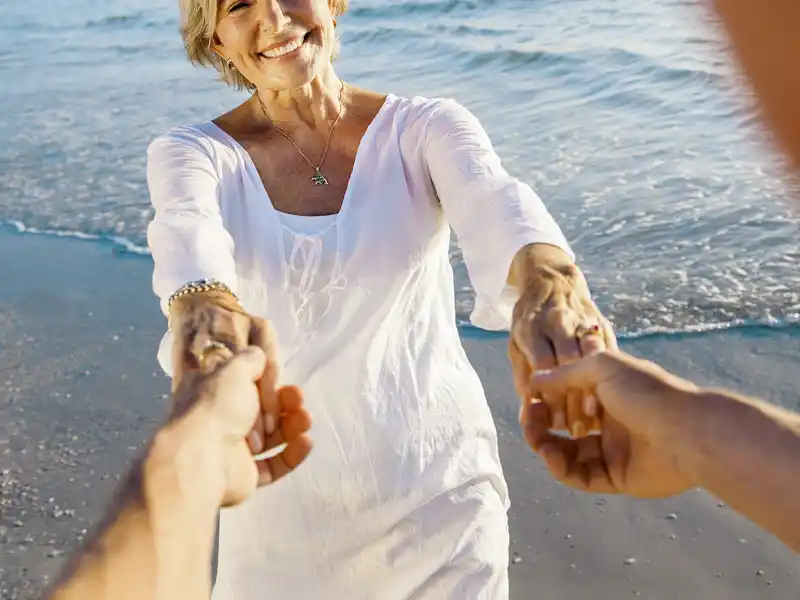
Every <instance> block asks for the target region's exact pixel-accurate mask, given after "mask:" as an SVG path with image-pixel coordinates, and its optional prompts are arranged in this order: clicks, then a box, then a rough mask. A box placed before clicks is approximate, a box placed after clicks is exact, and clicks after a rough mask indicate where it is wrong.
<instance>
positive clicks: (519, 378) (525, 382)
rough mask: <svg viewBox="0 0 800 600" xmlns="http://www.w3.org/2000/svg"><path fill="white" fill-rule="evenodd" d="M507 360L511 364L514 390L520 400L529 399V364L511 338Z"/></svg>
mask: <svg viewBox="0 0 800 600" xmlns="http://www.w3.org/2000/svg"><path fill="white" fill-rule="evenodd" d="M508 360H509V362H510V363H511V374H512V375H513V377H514V390H515V391H516V392H517V396H518V397H519V398H520V400H523V401H524V400H527V399H528V398H530V384H531V375H532V374H533V372H532V371H531V364H530V362H529V361H528V359H527V358H526V357H525V355H524V354H523V353H522V350H520V347H519V345H518V344H517V342H516V340H515V339H514V337H513V336H511V337H509V340H508Z"/></svg>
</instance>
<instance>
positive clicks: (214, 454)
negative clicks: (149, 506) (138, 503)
mask: <svg viewBox="0 0 800 600" xmlns="http://www.w3.org/2000/svg"><path fill="white" fill-rule="evenodd" d="M215 439H216V435H215V429H214V427H213V422H212V420H211V418H210V416H208V414H207V409H206V408H205V407H204V406H202V405H196V406H194V407H192V409H191V410H189V411H188V412H186V413H185V414H183V415H182V416H180V417H179V418H176V419H174V420H173V421H171V422H170V423H168V424H167V425H165V426H164V427H163V428H162V429H161V430H159V431H158V432H157V433H156V435H155V436H154V438H153V441H152V443H151V444H150V447H149V450H148V453H147V457H146V458H145V461H144V467H143V469H144V492H145V497H146V498H148V499H150V498H152V497H153V496H158V497H159V498H160V499H162V500H168V501H175V502H177V503H180V504H181V505H183V506H185V507H186V508H187V510H196V511H198V512H205V511H207V510H208V509H209V508H211V509H213V510H216V509H218V508H219V506H220V504H221V503H222V498H223V494H224V486H225V483H224V475H223V472H222V465H218V464H217V463H218V461H219V456H220V452H219V451H217V449H216V446H215V444H214V440H215Z"/></svg>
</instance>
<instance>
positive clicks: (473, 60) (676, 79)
mask: <svg viewBox="0 0 800 600" xmlns="http://www.w3.org/2000/svg"><path fill="white" fill-rule="evenodd" d="M451 47H452V44H451ZM452 50H453V52H455V53H457V55H458V56H459V57H460V58H461V59H462V60H463V61H464V66H465V68H466V69H474V68H481V67H485V66H488V65H493V66H500V67H505V68H507V69H509V70H514V69H517V68H524V67H529V66H531V65H539V66H542V67H549V68H552V69H553V70H554V74H564V75H567V74H569V75H571V76H576V77H578V76H580V75H581V73H580V72H579V71H578V69H583V70H585V75H586V78H587V79H586V80H587V81H598V79H600V78H598V77H597V73H598V72H600V71H612V72H616V70H617V69H619V68H623V69H626V70H629V71H630V73H628V74H626V75H624V76H615V77H614V78H610V79H602V80H601V81H602V83H603V84H605V85H613V84H614V82H615V81H618V80H621V79H624V80H625V81H627V82H630V81H631V80H632V78H635V79H636V80H638V81H640V82H641V83H642V84H643V85H652V84H672V85H676V86H683V85H686V84H692V85H697V86H700V87H702V88H705V87H706V86H716V85H718V84H721V83H723V82H728V78H727V76H726V75H725V74H723V73H720V72H716V71H710V70H707V69H704V68H702V67H701V66H692V67H690V66H676V65H671V64H669V63H668V62H666V61H664V60H659V59H657V58H654V57H652V56H648V55H646V54H639V53H636V52H631V51H629V50H626V49H623V48H615V47H610V48H576V49H569V50H558V49H554V48H548V47H546V46H543V47H540V48H530V49H525V48H495V49H492V50H487V51H479V50H476V49H475V48H474V47H464V48H456V47H453V48H452ZM561 67H563V69H561Z"/></svg>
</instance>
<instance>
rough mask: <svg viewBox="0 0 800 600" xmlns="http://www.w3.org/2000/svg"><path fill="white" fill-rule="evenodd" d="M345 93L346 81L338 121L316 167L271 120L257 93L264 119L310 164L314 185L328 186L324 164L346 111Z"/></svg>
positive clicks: (329, 135) (340, 92)
mask: <svg viewBox="0 0 800 600" xmlns="http://www.w3.org/2000/svg"><path fill="white" fill-rule="evenodd" d="M343 93H344V81H342V88H341V89H340V90H339V114H338V115H337V117H336V120H335V121H334V122H333V126H332V127H331V131H330V133H329V134H328V142H327V143H326V144H325V150H324V151H323V152H322V158H321V159H320V161H319V164H318V165H315V164H314V163H313V162H311V159H309V158H308V157H307V156H306V155H305V153H304V152H303V151H302V150H300V148H299V147H298V145H297V144H295V143H294V140H293V139H292V137H291V136H290V135H289V134H288V133H286V132H285V131H283V130H282V129H281V128H280V127H277V126H276V125H275V123H273V122H272V119H270V118H269V115H268V114H267V107H266V106H264V101H263V100H261V95H260V94H259V93H258V92H256V98H258V104H259V106H261V112H262V113H264V118H266V119H267V122H268V123H269V125H270V127H272V128H273V129H274V130H275V131H277V132H278V133H280V134H281V135H282V136H283V137H285V138H286V139H287V140H289V141H290V142H291V143H292V146H294V148H295V150H297V151H298V152H299V153H300V156H302V157H303V158H304V159H306V162H307V163H308V164H310V165H311V167H312V168H313V169H314V175H313V177H311V181H312V182H313V184H314V185H328V179H327V178H326V177H325V175H323V174H322V164H323V163H324V162H325V157H326V156H328V148H330V145H331V140H332V139H333V130H334V129H336V126H337V125H338V124H339V121H340V119H341V118H342V112H343V110H344V104H342V94H343Z"/></svg>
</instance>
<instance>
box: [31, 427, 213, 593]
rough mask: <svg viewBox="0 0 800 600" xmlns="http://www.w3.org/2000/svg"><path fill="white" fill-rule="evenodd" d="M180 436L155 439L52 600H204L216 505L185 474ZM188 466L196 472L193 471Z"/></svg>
mask: <svg viewBox="0 0 800 600" xmlns="http://www.w3.org/2000/svg"><path fill="white" fill-rule="evenodd" d="M182 435H184V432H183V431H175V430H173V429H169V428H167V429H166V430H164V431H162V432H160V433H159V435H158V436H157V437H156V441H155V442H154V444H153V445H152V446H151V449H150V451H149V453H148V456H147V458H146V459H143V460H140V461H138V462H137V464H136V465H135V466H134V468H133V469H132V470H131V471H130V473H129V475H128V477H127V478H126V481H125V482H124V483H123V485H122V487H121V488H120V490H119V493H118V495H117V500H116V501H115V502H114V503H113V504H112V506H111V508H110V509H109V511H108V513H107V517H106V518H105V520H104V521H103V523H102V524H101V525H100V527H99V528H98V529H97V533H96V534H95V536H93V538H92V540H91V541H90V542H89V543H88V544H87V545H86V547H85V549H84V550H83V552H81V553H80V557H79V558H78V560H76V562H75V563H73V564H72V565H71V566H70V568H68V570H67V571H66V572H65V573H64V575H63V576H62V577H61V579H60V580H59V582H58V584H57V585H58V587H57V588H56V589H54V590H53V591H52V592H51V593H49V594H48V595H47V596H46V597H47V598H52V599H53V600H85V599H86V598H93V599H100V600H102V599H105V598H109V599H111V598H113V599H114V600H126V599H131V600H134V599H135V600H141V599H143V598H149V599H164V600H167V599H170V600H172V599H174V598H208V596H209V594H210V585H211V573H210V565H211V552H212V547H213V541H214V526H215V515H216V513H217V509H218V507H219V502H218V501H214V500H213V499H212V497H211V496H210V495H209V494H206V493H205V490H206V489H209V488H210V489H213V486H205V487H204V486H201V485H197V486H195V485H192V484H191V482H187V481H186V480H185V479H186V477H185V475H184V474H186V473H192V471H194V472H202V465H200V464H198V465H187V464H186V461H187V460H193V458H192V457H191V456H189V457H187V451H188V452H191V448H192V447H193V446H192V445H185V444H181V443H179V440H177V439H176V438H177V437H180V436H182ZM180 441H182V440H180ZM192 467H194V468H192Z"/></svg>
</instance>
